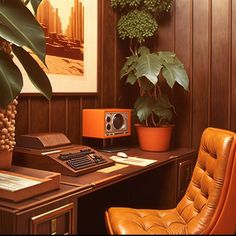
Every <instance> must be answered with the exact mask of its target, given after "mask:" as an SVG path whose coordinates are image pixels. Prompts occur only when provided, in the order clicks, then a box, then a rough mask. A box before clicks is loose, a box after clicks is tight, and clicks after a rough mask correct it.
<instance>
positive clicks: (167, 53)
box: [158, 51, 176, 63]
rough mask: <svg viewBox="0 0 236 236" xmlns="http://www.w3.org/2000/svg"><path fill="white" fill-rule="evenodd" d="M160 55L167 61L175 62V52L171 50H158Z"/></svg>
mask: <svg viewBox="0 0 236 236" xmlns="http://www.w3.org/2000/svg"><path fill="white" fill-rule="evenodd" d="M158 56H159V57H160V58H161V59H163V60H164V61H165V62H167V63H174V62H175V58H176V55H175V53H173V52H170V51H160V52H158Z"/></svg>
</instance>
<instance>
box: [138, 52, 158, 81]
mask: <svg viewBox="0 0 236 236" xmlns="http://www.w3.org/2000/svg"><path fill="white" fill-rule="evenodd" d="M161 68H162V64H161V61H160V59H159V57H158V56H157V55H156V54H155V53H151V54H145V55H142V56H140V57H139V59H138V62H137V65H136V72H135V75H136V76H137V77H138V78H140V77H143V76H145V77H146V78H147V79H149V80H150V81H151V82H152V83H153V84H154V85H155V84H156V83H157V82H158V78H157V76H158V75H159V73H160V71H161Z"/></svg>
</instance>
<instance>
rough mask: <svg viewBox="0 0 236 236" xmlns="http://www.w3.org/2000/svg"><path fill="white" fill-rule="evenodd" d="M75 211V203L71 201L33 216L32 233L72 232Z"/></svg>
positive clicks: (64, 233)
mask: <svg viewBox="0 0 236 236" xmlns="http://www.w3.org/2000/svg"><path fill="white" fill-rule="evenodd" d="M74 213H75V206H74V203H69V204H66V205H63V206H61V207H58V208H56V209H53V210H50V211H48V212H45V213H42V214H39V215H37V216H34V217H31V224H30V228H31V234H51V235H56V234H59V235H68V234H72V233H73V231H74V230H73V218H74Z"/></svg>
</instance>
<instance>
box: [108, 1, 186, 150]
mask: <svg viewBox="0 0 236 236" xmlns="http://www.w3.org/2000/svg"><path fill="white" fill-rule="evenodd" d="M171 4H172V0H156V1H153V0H111V6H112V7H113V8H118V9H119V10H120V13H121V15H120V19H119V21H118V25H117V29H118V35H119V37H120V38H121V39H122V40H124V39H128V40H129V50H130V52H131V55H130V56H128V57H127V58H126V61H125V63H124V65H123V67H122V69H121V71H120V78H126V82H127V83H130V84H131V85H138V86H137V87H138V89H139V96H138V97H137V99H136V102H135V104H134V111H135V113H136V115H137V117H138V119H139V121H140V122H139V124H135V127H136V130H137V135H138V139H139V144H140V147H141V149H143V150H147V151H166V150H168V149H169V147H170V140H171V134H172V130H173V127H174V125H173V124H171V122H172V117H173V114H174V113H175V109H174V105H173V104H172V102H171V99H169V96H168V92H169V91H166V90H167V89H166V87H167V88H169V89H170V90H172V89H173V86H174V85H175V84H176V83H177V84H179V85H180V86H182V87H183V88H184V89H185V90H186V91H188V89H189V79H188V75H187V73H186V70H185V69H184V66H183V64H182V63H181V61H180V60H179V59H178V58H177V56H176V54H175V53H174V52H170V51H160V52H152V51H151V50H150V49H149V48H148V47H147V46H145V43H146V39H148V38H151V37H154V36H155V34H156V32H157V29H158V20H159V19H160V17H161V15H162V14H163V13H164V12H167V11H169V9H170V8H171ZM166 85H167V86H166Z"/></svg>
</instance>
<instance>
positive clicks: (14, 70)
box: [0, 50, 23, 108]
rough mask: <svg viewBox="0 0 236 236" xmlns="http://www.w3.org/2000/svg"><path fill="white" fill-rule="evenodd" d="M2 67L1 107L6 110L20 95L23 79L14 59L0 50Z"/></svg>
mask: <svg viewBox="0 0 236 236" xmlns="http://www.w3.org/2000/svg"><path fill="white" fill-rule="evenodd" d="M0 65H1V66H0V106H1V107H2V108H5V107H6V106H7V105H8V104H9V103H10V102H11V101H12V100H13V99H14V98H16V97H17V96H18V95H19V94H20V92H21V90H22V86H23V78H22V75H21V72H20V70H19V69H18V67H17V66H16V65H15V64H14V62H13V61H12V58H11V57H10V56H9V55H8V54H6V53H5V52H3V51H2V50H0Z"/></svg>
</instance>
